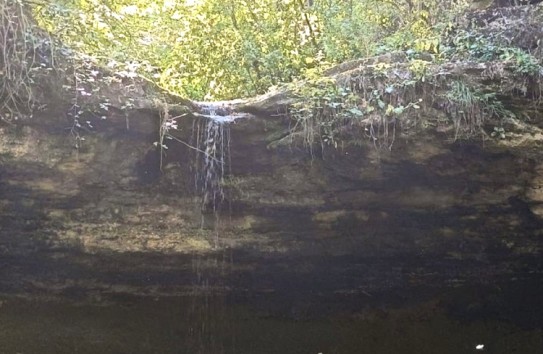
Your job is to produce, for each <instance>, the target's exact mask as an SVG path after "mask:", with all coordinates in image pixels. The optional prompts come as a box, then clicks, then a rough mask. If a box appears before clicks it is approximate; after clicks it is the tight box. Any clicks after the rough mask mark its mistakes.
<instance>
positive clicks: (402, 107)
mask: <svg viewBox="0 0 543 354" xmlns="http://www.w3.org/2000/svg"><path fill="white" fill-rule="evenodd" d="M404 109H405V107H404V106H399V107H396V108H394V110H393V111H394V114H402V113H403V111H404Z"/></svg>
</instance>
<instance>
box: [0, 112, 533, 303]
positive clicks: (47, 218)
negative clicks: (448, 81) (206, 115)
mask: <svg viewBox="0 0 543 354" xmlns="http://www.w3.org/2000/svg"><path fill="white" fill-rule="evenodd" d="M129 119H130V120H131V121H132V124H131V128H130V129H129V130H126V129H125V127H122V125H120V123H119V124H116V122H115V121H113V122H110V123H107V124H109V125H107V124H106V123H104V126H103V127H102V128H100V129H97V130H96V131H95V132H93V133H91V134H89V135H88V136H86V140H85V141H84V144H83V145H82V147H81V148H80V149H79V150H76V149H73V148H71V147H70V144H71V141H70V137H69V136H67V134H66V132H65V131H64V130H63V129H62V128H63V127H62V125H58V126H57V127H56V129H55V127H52V126H50V125H48V126H46V125H44V126H40V125H34V126H27V127H23V128H21V129H18V130H14V129H13V128H11V127H4V128H3V132H2V144H1V148H2V150H1V161H2V162H1V164H0V188H1V191H2V193H1V195H0V203H1V204H0V206H1V208H2V214H1V220H0V221H1V225H2V228H1V231H0V252H1V255H2V260H3V261H2V262H3V267H2V272H3V277H2V278H1V281H0V286H1V288H2V289H3V292H8V293H19V292H23V293H24V292H27V291H28V290H29V289H35V290H36V291H45V292H48V291H53V292H57V293H58V292H64V291H75V292H77V290H74V289H77V288H81V289H84V290H85V289H86V290H88V289H95V290H97V291H101V290H105V291H110V290H111V291H114V292H115V291H119V292H123V291H127V292H133V293H146V292H151V293H152V292H158V293H171V294H176V293H182V292H184V291H186V289H188V288H191V287H193V286H195V285H198V283H197V282H196V284H195V283H194V279H195V276H196V275H195V274H196V273H197V271H196V270H195V269H194V266H193V265H191V264H192V263H194V259H198V260H201V262H202V267H203V268H205V272H206V276H207V277H210V279H217V282H218V283H217V284H216V285H217V287H218V288H223V289H224V290H225V291H242V292H244V291H254V292H281V291H282V290H284V289H287V288H288V289H291V290H293V291H295V289H300V291H302V292H303V291H317V292H323V293H325V294H334V293H337V292H339V293H342V292H346V293H350V292H355V293H356V292H359V293H364V292H368V293H372V292H375V291H377V292H379V291H382V290H384V289H390V288H400V289H401V288H405V287H409V286H411V285H412V284H426V285H429V284H432V286H433V285H436V284H438V285H439V286H449V285H451V284H464V283H466V282H467V283H470V282H474V283H492V282H494V281H495V280H497V279H502V278H503V277H511V278H513V277H515V278H518V277H521V278H522V277H524V276H528V277H532V276H533V274H540V273H541V270H542V269H541V261H540V255H541V246H542V241H541V240H542V231H541V230H542V219H541V216H540V210H539V209H540V208H541V200H540V199H541V198H540V196H539V194H538V191H539V190H540V189H541V188H540V187H541V186H540V184H541V183H540V182H541V181H540V179H541V168H540V167H541V162H540V161H539V160H538V156H535V155H534V154H530V155H527V154H523V153H522V151H521V150H513V149H507V148H504V147H501V146H498V145H496V144H492V143H490V144H487V145H486V146H484V145H483V144H482V143H478V142H473V143H469V142H464V141H457V142H452V141H449V140H447V139H446V137H444V136H439V135H435V136H431V135H428V136H425V137H424V138H421V139H420V140H413V141H407V140H398V141H397V142H396V145H395V146H394V149H393V150H392V151H383V150H376V149H375V148H374V147H372V146H364V147H353V146H348V147H344V148H338V149H328V148H327V149H325V150H319V151H314V152H313V155H312V154H310V153H308V151H307V149H305V148H304V147H303V146H298V145H296V144H293V145H288V146H279V147H274V148H271V147H270V146H269V142H270V140H271V139H273V137H274V136H275V135H277V133H278V132H280V131H282V130H285V129H287V128H288V126H285V122H284V121H282V119H280V118H277V117H275V118H261V117H253V118H244V119H240V120H238V121H235V122H233V123H231V124H229V127H228V129H229V140H228V144H229V150H228V151H229V160H228V168H227V173H226V175H225V176H224V178H223V179H222V180H221V186H222V187H221V188H224V193H225V200H224V201H222V202H221V203H220V205H219V206H217V208H216V211H217V212H215V213H214V212H213V211H212V210H211V209H209V208H207V210H206V211H204V212H202V204H201V195H199V192H198V191H197V189H196V188H194V183H195V182H194V178H195V177H194V176H195V175H196V174H197V171H195V169H196V168H197V167H196V166H195V165H194V161H195V160H196V159H197V155H198V154H199V153H200V152H198V151H195V149H194V146H192V145H191V144H194V143H193V142H192V141H193V140H194V132H193V130H194V129H193V128H194V124H193V122H192V121H190V119H187V121H186V122H184V124H183V127H182V129H181V130H180V131H181V133H180V135H179V136H178V138H179V139H181V140H182V141H185V142H187V144H180V143H176V142H175V141H171V142H169V143H168V147H169V149H168V150H167V151H166V153H165V155H164V158H163V162H162V171H161V170H160V155H159V152H158V150H157V149H156V148H155V147H154V146H153V142H154V141H155V140H156V136H155V135H154V133H156V129H154V128H153V127H154V123H153V121H154V120H156V119H157V117H153V116H152V114H147V115H146V114H143V113H137V114H136V115H135V116H134V117H130V118H129ZM193 119H201V118H193ZM187 145H189V146H187ZM191 146H192V147H191ZM195 155H196V157H195ZM199 262H200V261H199ZM525 273H526V274H525ZM219 280H220V281H219ZM210 284H213V281H210ZM70 289H71V290H70ZM308 289H312V290H308Z"/></svg>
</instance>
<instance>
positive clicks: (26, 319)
mask: <svg viewBox="0 0 543 354" xmlns="http://www.w3.org/2000/svg"><path fill="white" fill-rule="evenodd" d="M541 290H542V288H541V284H540V283H538V282H534V281H530V282H523V283H517V282H508V283H503V284H500V285H495V286H491V287H488V286H487V287H473V286H472V287H449V288H447V289H441V290H439V291H436V290H433V292H434V293H433V294H432V295H431V296H427V295H428V290H427V289H426V290H424V289H422V290H421V289H419V290H412V291H411V290H410V291H411V292H409V291H408V293H406V294H402V295H401V296H400V295H399V294H396V295H395V297H394V299H393V297H391V298H390V301H389V300H387V299H386V295H383V296H381V295H378V294H366V295H365V294H337V295H336V296H335V297H334V298H333V299H331V298H320V297H319V295H318V294H315V295H307V296H308V298H307V301H306V302H303V301H300V299H297V301H295V302H290V303H289V301H291V299H289V297H288V296H283V295H282V294H277V293H269V294H266V293H261V294H245V295H236V296H232V295H228V296H226V295H216V294H215V295H213V294H212V293H211V292H207V291H205V290H204V291H203V292H200V293H198V294H194V295H186V296H177V297H158V298H156V297H141V296H139V297H137V296H129V295H104V296H102V297H100V298H99V299H87V300H84V301H83V300H81V299H79V300H74V299H66V298H63V297H58V296H57V297H47V298H45V297H39V296H38V297H35V296H33V297H32V298H31V299H30V298H23V297H20V296H18V297H14V296H11V297H6V296H5V297H3V298H1V300H0V301H1V305H0V353H2V354H4V353H5V354H8V353H9V354H15V353H21V354H23V353H24V354H34V353H36V354H37V353H40V354H49V353H51V354H53V353H61V354H62V353H70V354H72V353H74V354H76V353H93V354H94V353H104V354H106V353H112V354H117V353H157V354H166V353H187V354H188V353H190V354H196V353H202V354H204V353H205V354H207V353H209V354H222V353H225V354H226V353H232V354H234V353H237V354H259V353H262V354H264V353H274V354H278V353H300V354H301V353H304V354H305V353H307V354H317V353H323V354H334V353H336V354H337V353H347V354H351V353H353V354H354V353H370V354H380V353H383V354H385V353H405V354H409V353H413V354H423V353H428V354H430V353H431V354H435V353H443V354H447V353H451V354H459V353H477V352H481V353H493V354H496V353H504V354H510V353H522V354H538V353H543V330H542V328H543V327H542V323H543V318H542V317H543V316H541V315H542V314H543V305H542V304H541V303H540V298H541V295H543V293H541ZM423 293H425V294H426V295H423ZM370 295H371V297H370ZM423 296H425V297H426V300H424V301H416V299H417V298H420V297H423ZM375 297H381V299H375ZM399 299H404V302H403V303H402V301H399ZM342 302H345V303H346V304H347V305H346V306H341V303H342ZM355 303H357V304H358V309H357V308H356V306H354V305H353V304H355ZM478 344H484V345H485V350H484V351H478V350H476V349H475V347H476V345H478Z"/></svg>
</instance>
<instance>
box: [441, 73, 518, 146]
mask: <svg viewBox="0 0 543 354" xmlns="http://www.w3.org/2000/svg"><path fill="white" fill-rule="evenodd" d="M446 99H447V102H448V105H447V107H446V110H447V111H448V113H449V114H450V116H451V118H452V120H453V123H454V125H455V128H456V133H455V138H458V137H461V136H466V137H471V136H473V135H475V134H482V133H483V127H484V124H485V122H486V121H487V120H488V119H490V118H497V119H499V120H503V119H506V118H512V117H514V116H515V115H514V113H512V112H511V111H509V110H508V109H506V108H505V106H504V104H503V103H502V102H501V101H500V100H499V99H498V98H497V97H496V93H494V92H483V91H481V90H480V89H477V88H473V87H469V86H468V85H466V84H465V83H463V82H461V81H454V82H453V83H452V84H451V87H450V90H449V91H448V92H447V94H446ZM495 131H496V130H495ZM499 136H500V137H501V136H502V134H501V132H500V134H499ZM504 137H505V136H504Z"/></svg>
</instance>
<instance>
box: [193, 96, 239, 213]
mask: <svg viewBox="0 0 543 354" xmlns="http://www.w3.org/2000/svg"><path fill="white" fill-rule="evenodd" d="M229 112H230V110H229V109H228V108H227V107H226V106H224V105H221V104H220V103H217V104H206V105H202V113H201V114H197V119H196V120H195V121H194V123H193V124H194V125H193V132H194V136H195V138H196V139H195V140H196V141H195V145H196V146H197V148H198V155H197V156H196V160H195V172H196V173H195V177H196V178H195V187H196V190H197V191H198V194H199V196H201V209H202V212H204V213H206V212H212V213H213V214H215V216H216V217H218V214H219V212H220V210H221V208H222V205H223V202H224V201H225V198H226V195H225V190H224V180H225V177H227V175H228V174H229V172H230V170H229V169H230V124H231V123H233V122H234V121H235V120H236V119H238V118H241V117H246V115H239V114H238V115H231V114H229Z"/></svg>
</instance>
